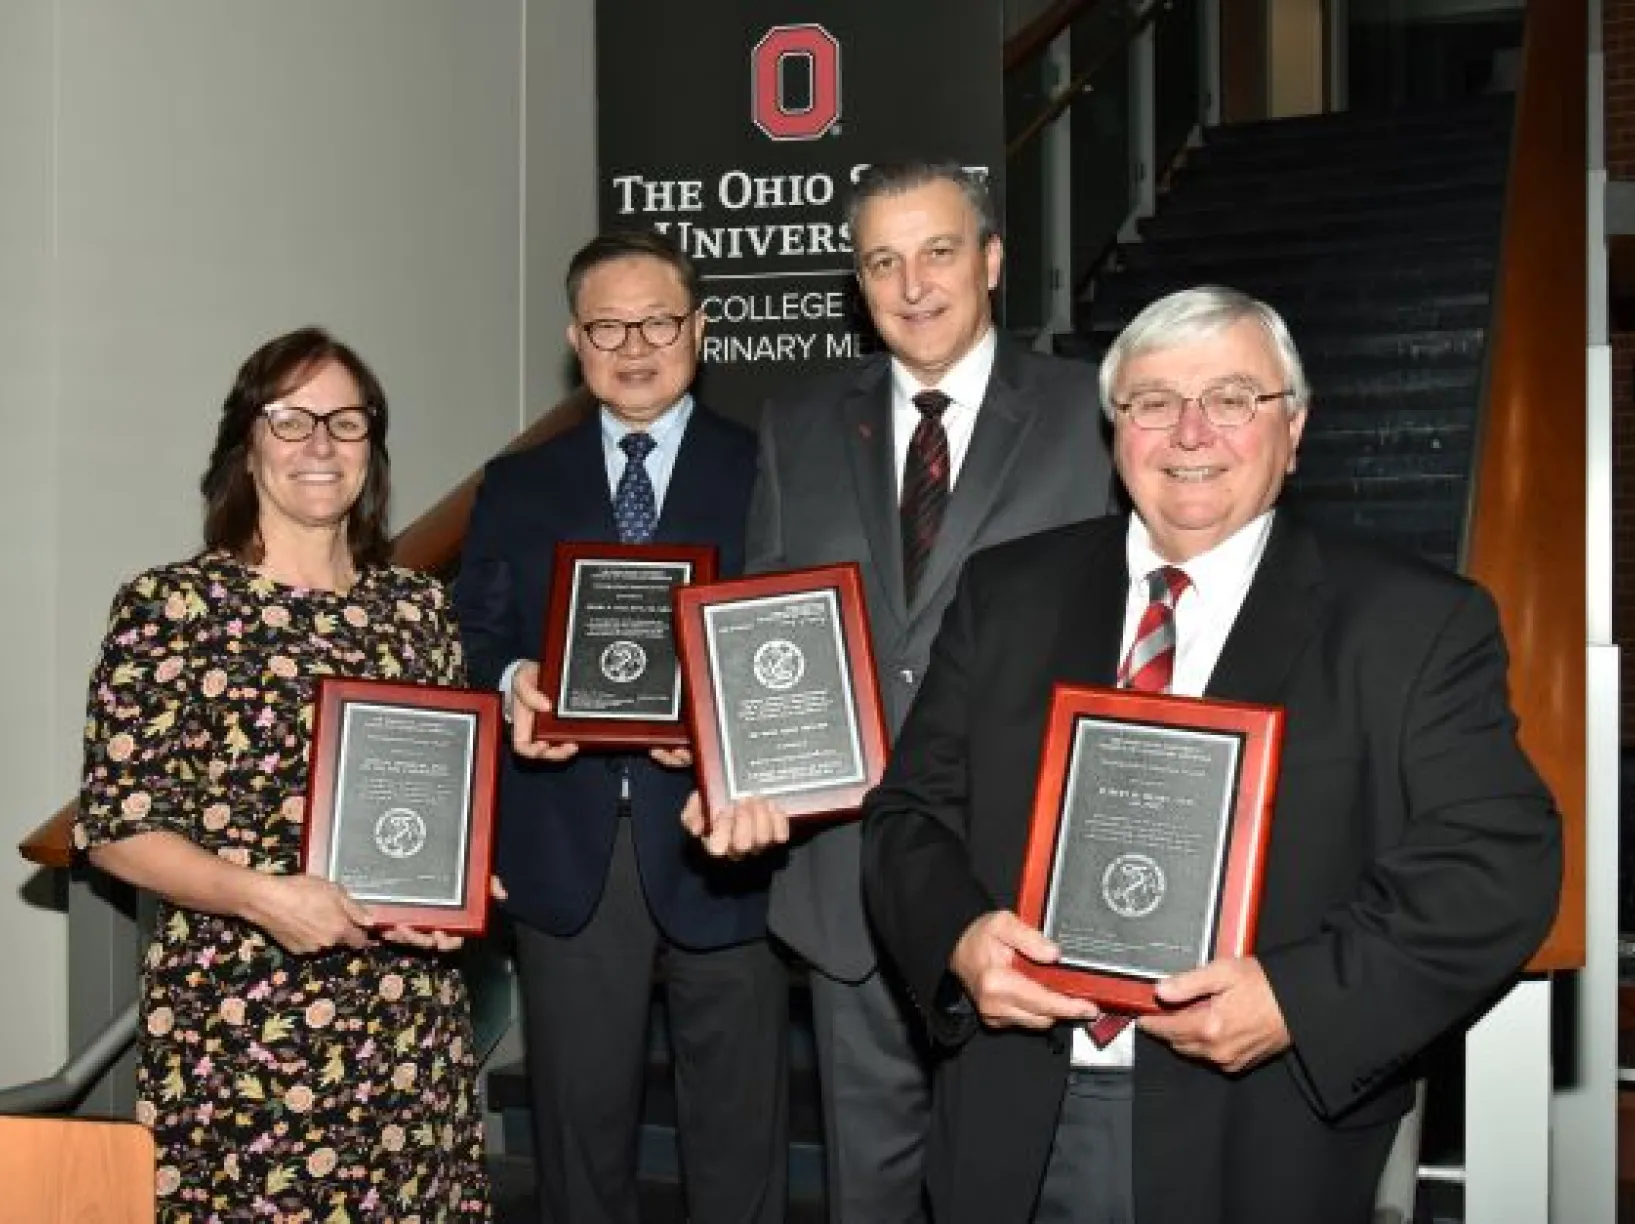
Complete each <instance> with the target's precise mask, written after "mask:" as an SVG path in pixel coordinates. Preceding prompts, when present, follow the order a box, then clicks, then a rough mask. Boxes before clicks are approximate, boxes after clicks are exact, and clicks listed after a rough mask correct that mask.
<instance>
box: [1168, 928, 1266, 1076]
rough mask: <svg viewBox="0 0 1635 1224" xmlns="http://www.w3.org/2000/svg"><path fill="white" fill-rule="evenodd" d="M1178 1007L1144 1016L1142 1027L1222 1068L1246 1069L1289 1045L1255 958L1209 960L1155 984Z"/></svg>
mask: <svg viewBox="0 0 1635 1224" xmlns="http://www.w3.org/2000/svg"><path fill="white" fill-rule="evenodd" d="M1157 994H1158V1001H1159V1002H1160V1003H1163V1004H1164V1005H1165V1006H1167V1007H1171V1008H1174V1009H1176V1010H1174V1011H1170V1012H1160V1013H1159V1014H1157V1015H1152V1016H1143V1017H1142V1018H1141V1020H1140V1022H1139V1023H1140V1025H1141V1029H1142V1031H1143V1032H1144V1033H1146V1034H1147V1035H1148V1036H1150V1037H1156V1038H1158V1040H1160V1041H1162V1042H1165V1043H1167V1044H1168V1045H1169V1046H1170V1047H1171V1048H1173V1049H1174V1050H1175V1051H1176V1053H1178V1054H1185V1055H1186V1056H1187V1057H1188V1058H1196V1059H1199V1060H1201V1061H1203V1062H1208V1063H1213V1064H1215V1066H1217V1067H1219V1068H1220V1069H1221V1070H1223V1071H1234V1072H1236V1071H1247V1070H1249V1068H1251V1067H1254V1066H1257V1065H1259V1064H1260V1063H1263V1062H1265V1061H1266V1060H1267V1059H1268V1058H1272V1057H1275V1056H1276V1055H1278V1054H1281V1053H1282V1052H1283V1051H1284V1050H1286V1049H1288V1048H1289V1044H1290V1038H1289V1028H1288V1025H1287V1024H1285V1023H1284V1022H1283V1009H1282V1008H1281V1007H1279V1006H1278V1005H1277V996H1276V995H1274V994H1273V993H1272V984H1271V983H1270V982H1268V981H1267V980H1266V971H1265V970H1264V969H1262V968H1261V967H1260V962H1259V961H1258V960H1256V959H1255V958H1254V957H1252V956H1249V957H1242V958H1233V959H1229V960H1217V961H1211V962H1210V963H1209V964H1207V965H1204V966H1203V967H1202V968H1200V969H1189V970H1188V971H1187V972H1185V973H1177V974H1176V975H1175V976H1174V977H1171V978H1165V979H1164V980H1163V981H1162V982H1160V983H1158V988H1157Z"/></svg>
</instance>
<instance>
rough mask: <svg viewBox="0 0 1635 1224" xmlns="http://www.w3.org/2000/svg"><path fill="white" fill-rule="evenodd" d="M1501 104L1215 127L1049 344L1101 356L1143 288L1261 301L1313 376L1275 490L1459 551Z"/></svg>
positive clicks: (1489, 268)
mask: <svg viewBox="0 0 1635 1224" xmlns="http://www.w3.org/2000/svg"><path fill="white" fill-rule="evenodd" d="M1512 105H1513V99H1512V98H1511V97H1509V96H1500V97H1494V98H1483V99H1479V100H1477V101H1474V102H1466V103H1461V104H1460V105H1459V106H1458V107H1457V108H1453V109H1448V110H1443V111H1433V112H1416V113H1414V114H1410V115H1396V114H1374V115H1370V114H1335V115H1320V116H1314V117H1310V118H1301V119H1285V120H1273V121H1269V122H1262V123H1252V124H1242V125H1238V126H1233V127H1223V128H1217V129H1213V130H1211V131H1210V132H1209V134H1208V136H1207V137H1206V139H1205V141H1204V144H1203V145H1202V147H1201V148H1197V149H1193V150H1191V151H1189V152H1188V154H1187V156H1186V158H1185V161H1184V163H1183V164H1181V165H1180V166H1179V167H1178V168H1177V169H1176V171H1175V172H1174V173H1173V174H1172V175H1171V181H1170V183H1169V186H1168V189H1167V190H1166V191H1165V192H1164V193H1163V194H1162V195H1161V197H1160V203H1159V207H1158V211H1157V214H1156V215H1155V216H1153V217H1151V218H1149V219H1148V220H1146V221H1145V222H1143V223H1142V224H1141V227H1140V236H1141V240H1140V241H1139V242H1134V243H1128V244H1123V245H1120V246H1119V247H1118V249H1117V250H1116V252H1115V253H1114V255H1113V257H1112V258H1111V259H1110V261H1109V263H1108V265H1107V267H1106V268H1105V269H1104V270H1103V271H1102V272H1101V273H1100V275H1098V276H1096V277H1095V278H1094V281H1093V283H1092V284H1091V285H1090V286H1089V288H1088V289H1087V291H1086V293H1085V295H1084V296H1083V298H1082V299H1081V302H1080V309H1079V317H1078V320H1077V325H1078V331H1077V333H1076V334H1074V335H1071V336H1068V337H1064V338H1063V339H1062V340H1061V341H1060V342H1059V348H1060V351H1062V352H1063V354H1064V355H1072V356H1077V357H1083V358H1087V359H1090V360H1095V361H1099V360H1100V359H1101V356H1102V354H1103V353H1104V352H1105V351H1106V349H1107V347H1108V346H1109V345H1110V344H1111V343H1112V340H1113V338H1114V337H1115V336H1116V335H1117V334H1118V332H1119V330H1120V329H1121V328H1122V327H1123V326H1124V325H1125V324H1126V323H1128V322H1129V320H1130V319H1131V318H1133V317H1134V316H1135V314H1136V313H1137V312H1138V311H1139V310H1140V309H1141V308H1142V307H1143V306H1145V305H1147V304H1148V303H1149V302H1151V301H1153V300H1154V299H1155V298H1157V297H1160V296H1162V295H1163V294H1165V293H1169V292H1171V291H1173V290H1176V289H1183V288H1187V287H1189V286H1193V285H1199V284H1204V283H1216V284H1224V285H1229V286H1231V287H1233V288H1236V289H1241V290H1243V291H1244V292H1247V293H1250V294H1253V295H1254V296H1255V297H1258V298H1261V299H1263V300H1265V301H1267V302H1269V303H1270V304H1271V305H1272V306H1274V307H1276V308H1277V310H1278V311H1279V313H1281V314H1282V315H1283V317H1284V318H1285V319H1286V320H1287V321H1288V324H1289V329H1290V331H1291V332H1292V333H1293V335H1294V339H1295V343H1296V345H1297V346H1298V347H1299V349H1300V354H1301V357H1302V359H1303V360H1304V362H1305V365H1306V372H1307V376H1308V377H1309V379H1310V381H1311V384H1312V389H1313V400H1312V412H1311V416H1310V418H1309V419H1308V421H1307V423H1306V431H1305V437H1304V441H1303V442H1302V445H1301V449H1300V468H1299V471H1298V472H1297V473H1296V474H1295V475H1294V476H1293V477H1291V479H1290V480H1289V483H1288V484H1287V486H1285V489H1284V493H1283V499H1282V500H1283V503H1284V504H1286V505H1290V506H1296V507H1298V508H1299V509H1300V510H1301V512H1302V514H1304V515H1305V516H1306V517H1307V518H1308V519H1310V520H1312V521H1315V522H1319V523H1324V524H1328V525H1331V526H1335V527H1340V528H1347V529H1351V530H1354V531H1360V532H1365V533H1368V534H1371V535H1375V536H1379V537H1384V538H1387V539H1389V540H1391V541H1392V542H1394V543H1396V544H1397V545H1398V546H1400V547H1404V548H1407V549H1410V550H1412V551H1414V552H1417V553H1420V554H1422V555H1424V556H1426V557H1428V558H1430V559H1432V560H1434V561H1437V562H1439V563H1441V564H1443V565H1446V566H1449V567H1450V568H1451V567H1454V566H1456V564H1457V562H1458V558H1459V550H1460V539H1461V535H1462V532H1463V529H1464V522H1465V512H1466V499H1467V495H1468V490H1469V475H1470V467H1471V461H1472V454H1473V440H1474V435H1475V430H1476V422H1477V419H1478V406H1479V397H1480V388H1481V381H1482V369H1483V358H1484V344H1485V341H1486V329H1487V325H1488V318H1489V314H1490V312H1491V307H1492V294H1493V291H1494V285H1493V280H1494V269H1495V266H1496V260H1497V255H1498V246H1499V228H1500V219H1501V215H1502V212H1503V203H1504V184H1505V178H1506V173H1507V170H1508V163H1509V153H1510V126H1511V110H1512Z"/></svg>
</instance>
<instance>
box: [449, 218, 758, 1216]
mask: <svg viewBox="0 0 1635 1224" xmlns="http://www.w3.org/2000/svg"><path fill="white" fill-rule="evenodd" d="M567 293H568V304H569V308H570V310H571V311H572V314H573V322H572V323H571V324H570V326H569V328H568V342H569V343H570V344H571V345H572V346H573V348H574V351H575V353H577V354H578V357H579V362H580V366H581V369H582V370H583V373H584V378H585V384H586V386H587V387H588V388H589V389H590V390H591V391H592V392H593V393H594V394H595V396H596V398H597V400H598V401H599V404H600V407H599V409H598V411H597V412H595V413H594V414H592V415H591V416H589V417H588V418H587V419H586V420H585V421H583V422H582V423H580V424H577V425H575V426H573V427H571V428H570V429H569V430H567V431H566V432H565V433H563V434H561V435H559V436H557V437H555V438H552V439H551V440H549V441H547V442H544V443H542V444H541V445H539V446H536V447H534V448H532V449H530V450H526V451H523V452H521V453H518V454H515V455H507V456H503V457H501V458H499V459H496V460H495V461H494V462H493V463H491V464H490V465H489V466H488V469H487V471H486V472H485V473H484V476H483V482H482V487H481V489H480V490H479V492H478V495H477V503H476V507H475V509H474V510H473V512H472V518H471V524H470V527H469V528H468V530H467V534H466V543H465V551H464V554H463V557H462V560H461V570H460V577H459V580H458V582H457V583H456V586H455V605H456V609H457V611H458V614H459V619H460V626H461V634H462V637H463V639H464V642H465V648H466V656H467V660H468V665H469V668H470V673H471V677H472V680H473V683H475V684H478V685H483V686H487V687H492V688H499V689H500V690H501V691H502V692H504V693H505V694H506V698H507V701H506V706H507V714H508V716H509V717H510V719H511V722H512V745H513V750H514V751H513V753H512V754H509V755H508V759H507V760H506V762H505V765H504V772H503V776H502V779H501V807H500V826H499V832H498V849H497V863H496V873H497V874H498V875H499V877H500V879H501V880H502V881H503V882H504V885H505V888H506V892H507V894H508V896H507V901H506V903H505V904H506V909H507V911H508V912H509V914H510V915H511V917H512V918H513V920H514V923H515V929H516V957H517V967H518V972H519V977H520V980H521V983H522V996H523V1012H524V1020H525V1024H526V1034H527V1041H528V1067H529V1080H530V1084H531V1086H532V1094H533V1111H534V1124H535V1136H534V1137H535V1146H536V1158H537V1169H538V1177H539V1198H540V1204H541V1209H542V1217H543V1219H545V1220H547V1221H554V1222H556V1224H569V1222H571V1224H603V1222H606V1224H635V1221H636V1219H637V1207H636V1189H635V1187H636V1149H637V1131H638V1127H639V1124H640V1114H641V1101H642V1091H643V1086H644V1084H645V1080H646V1075H645V1072H646V1066H647V1044H648V1043H647V1027H648V1026H647V1015H648V1000H649V996H650V993H651V990H652V984H653V980H654V975H655V970H656V969H658V968H659V967H660V966H662V969H663V977H664V982H665V991H666V1003H667V1011H668V1015H669V1021H670V1039H671V1045H672V1047H673V1049H674V1052H675V1066H676V1098H677V1109H678V1115H679V1117H678V1122H679V1129H680V1137H681V1154H682V1166H683V1169H684V1171H685V1181H686V1192H687V1200H688V1216H689V1218H690V1219H691V1220H693V1221H694V1222H695V1224H727V1222H728V1221H732V1222H741V1221H765V1222H768V1224H770V1222H772V1221H779V1220H782V1218H783V1211H784V1205H785V1197H786V1194H785V1184H786V1163H787V1155H786V1151H787V1149H786V1142H787V1126H786V1117H787V1112H788V1101H787V1092H788V1089H787V1075H786V1059H785V1050H786V1047H787V1039H788V1033H787V1007H788V1004H787V999H788V978H787V974H786V972H785V969H784V966H783V965H782V963H781V962H780V961H779V960H778V958H777V957H776V956H775V955H774V954H773V952H772V951H771V950H770V948H769V947H768V945H767V941H766V886H767V868H766V867H765V866H764V865H760V864H733V863H725V862H720V861H716V860H712V859H710V858H709V856H708V855H706V854H704V853H702V852H701V850H700V848H699V847H698V846H696V845H694V844H691V843H690V839H689V838H687V836H686V834H685V833H684V832H683V830H682V827H681V825H680V823H679V821H678V818H677V816H678V813H679V812H680V810H681V806H682V804H683V802H684V801H685V800H686V798H687V795H688V792H689V791H690V790H691V788H692V775H691V773H690V772H688V771H687V770H685V769H683V768H678V767H679V766H684V765H685V764H686V763H687V758H686V754H685V753H666V752H663V751H655V752H654V753H653V754H652V757H653V758H656V759H649V757H648V756H647V755H643V754H633V753H614V754H591V753H585V754H579V753H578V752H577V750H576V748H575V746H574V745H571V744H553V745H548V746H547V745H540V744H536V743H534V741H533V736H532V731H533V725H534V719H535V716H536V714H538V713H540V712H544V711H547V710H549V708H550V705H549V702H548V701H547V700H546V698H545V697H544V696H543V695H542V694H541V692H540V690H539V685H538V667H537V665H536V664H535V663H534V662H533V661H532V660H533V659H534V657H535V655H536V654H537V652H538V650H539V645H540V641H541V634H542V632H543V629H542V626H543V623H544V617H545V608H546V605H547V602H548V598H549V591H550V587H551V579H552V572H551V571H552V563H553V557H554V551H555V546H556V545H557V543H558V542H561V541H604V542H606V541H618V540H623V541H627V542H629V541H637V542H643V541H651V542H653V543H657V544H694V545H696V544H706V545H714V546H715V547H716V549H717V550H718V556H719V565H720V571H721V573H722V575H723V576H732V575H734V574H736V573H738V572H740V571H741V570H742V568H743V559H744V522H745V516H746V513H747V510H748V505H749V496H750V489H751V486H752V484H753V483H754V479H755V449H756V448H755V439H754V436H753V435H752V434H751V433H750V432H749V431H747V430H745V429H743V428H741V427H740V426H738V425H735V424H733V423H731V422H729V421H727V420H726V419H724V418H723V417H720V416H718V415H716V414H715V413H712V412H710V411H709V410H708V409H707V408H705V407H704V406H703V405H702V404H699V403H697V402H695V401H694V399H693V397H692V395H691V394H690V393H689V387H690V386H691V385H692V382H693V378H694V375H695V374H696V372H697V368H698V356H699V350H700V346H701V344H702V340H703V335H704V319H703V316H702V314H701V313H700V311H699V284H698V276H697V273H696V271H695V270H694V269H693V267H692V265H691V263H690V262H689V261H688V260H687V258H686V256H685V255H683V254H682V253H681V252H680V251H679V250H677V249H676V248H675V247H674V246H673V245H672V244H671V243H670V242H669V241H668V240H667V239H665V238H663V237H661V236H660V235H657V234H652V233H631V234H610V235H603V236H602V237H599V238H597V239H595V240H594V241H592V242H591V243H589V244H588V245H587V246H585V247H584V248H583V249H582V250H580V251H579V253H578V254H576V255H575V256H574V258H573V260H572V262H571V263H570V264H569V267H568V275H567Z"/></svg>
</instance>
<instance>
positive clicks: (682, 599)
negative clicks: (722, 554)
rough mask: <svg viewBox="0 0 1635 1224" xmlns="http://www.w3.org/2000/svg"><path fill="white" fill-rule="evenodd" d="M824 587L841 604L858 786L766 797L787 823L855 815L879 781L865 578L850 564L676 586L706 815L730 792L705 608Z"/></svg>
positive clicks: (879, 723)
mask: <svg viewBox="0 0 1635 1224" xmlns="http://www.w3.org/2000/svg"><path fill="white" fill-rule="evenodd" d="M825 590H828V591H833V592H834V593H835V596H836V600H837V603H838V605H839V611H840V629H841V637H842V649H843V653H844V659H843V663H844V666H845V668H846V673H847V675H848V676H849V677H850V681H851V691H852V701H853V704H854V706H855V708H856V711H857V738H858V743H859V744H860V746H861V748H862V757H863V773H864V777H863V779H862V780H861V781H859V782H856V783H849V784H845V785H839V786H830V787H824V788H821V789H819V788H813V789H812V790H806V791H790V792H785V793H783V794H778V795H773V796H770V797H771V798H772V800H773V801H774V802H776V803H777V804H778V806H779V807H780V808H781V809H783V811H784V813H785V814H786V815H787V816H789V817H791V818H796V817H799V818H812V817H834V816H843V815H846V814H852V815H855V814H856V812H857V809H858V808H859V807H860V806H861V805H862V802H863V796H864V795H866V794H868V792H869V790H870V789H871V788H872V787H873V786H874V785H875V784H876V783H878V782H879V781H880V775H881V773H882V772H883V771H884V769H885V763H886V722H885V715H884V713H883V711H882V709H881V705H880V686H879V682H878V680H877V679H876V678H875V674H874V647H873V645H872V642H871V639H870V637H869V620H868V609H867V607H866V606H865V605H864V602H863V581H862V578H861V576H860V573H859V570H858V567H857V566H856V565H855V564H852V563H849V562H848V563H846V564H844V565H826V566H818V567H815V568H812V569H798V570H786V571H784V572H782V573H777V574H761V575H758V576H756V577H753V578H739V579H735V580H733V581H731V582H717V583H712V584H710V585H708V586H693V587H678V588H676V592H675V603H676V644H677V646H678V647H679V648H680V652H681V666H682V671H683V673H684V675H685V676H686V683H685V685H684V689H685V694H686V705H687V722H688V725H689V726H690V727H691V728H692V737H693V738H692V743H693V766H694V769H695V770H696V772H697V775H698V788H699V792H700V794H701V797H702V799H703V802H704V808H705V810H706V811H709V812H715V811H719V810H720V809H722V808H724V807H726V806H727V804H728V802H729V795H730V794H731V787H730V786H729V784H728V780H727V762H726V753H725V750H724V747H723V745H722V743H721V734H720V725H721V724H720V716H721V711H720V707H719V703H718V699H717V694H716V691H715V685H714V683H713V682H712V672H711V667H710V657H711V647H710V643H709V640H708V630H707V629H706V626H705V617H704V613H705V609H706V608H708V607H715V606H719V605H723V604H733V603H740V602H748V601H751V600H756V599H762V598H766V597H768V596H777V595H799V594H802V593H804V592H811V591H825Z"/></svg>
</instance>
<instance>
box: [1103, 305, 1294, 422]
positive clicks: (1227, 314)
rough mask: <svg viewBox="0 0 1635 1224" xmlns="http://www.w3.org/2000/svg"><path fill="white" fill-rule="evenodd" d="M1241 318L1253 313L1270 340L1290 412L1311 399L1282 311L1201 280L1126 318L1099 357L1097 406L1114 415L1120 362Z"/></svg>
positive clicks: (1215, 333) (1206, 335)
mask: <svg viewBox="0 0 1635 1224" xmlns="http://www.w3.org/2000/svg"><path fill="white" fill-rule="evenodd" d="M1244 319H1253V320H1254V321H1255V322H1256V323H1258V324H1259V325H1260V326H1261V328H1262V329H1264V330H1265V332H1266V336H1267V338H1268V339H1270V340H1271V342H1272V347H1273V348H1274V349H1275V350H1276V351H1277V357H1278V361H1279V362H1280V363H1281V364H1282V366H1283V376H1284V381H1285V383H1286V384H1287V386H1288V389H1289V390H1290V391H1291V392H1293V394H1292V395H1290V396H1289V397H1288V399H1287V401H1286V403H1285V408H1286V410H1287V411H1289V412H1293V411H1295V409H1297V408H1305V407H1306V406H1308V405H1309V404H1310V402H1311V385H1310V384H1309V383H1308V382H1307V381H1306V370H1305V367H1304V366H1303V365H1301V363H1300V354H1299V352H1298V351H1297V350H1296V349H1295V347H1294V338H1293V337H1292V336H1290V335H1289V328H1288V325H1287V324H1285V323H1284V322H1283V316H1282V315H1280V314H1278V313H1277V311H1275V310H1273V309H1272V308H1271V307H1270V306H1268V305H1267V304H1266V303H1265V302H1262V301H1259V300H1258V299H1256V298H1252V297H1250V296H1249V295H1248V294H1247V293H1240V292H1238V290H1236V289H1227V288H1225V287H1223V286H1221V285H1200V286H1198V287H1197V288H1195V289H1182V290H1180V291H1179V292H1177V293H1171V294H1169V295H1168V296H1167V297H1161V298H1159V299H1158V300H1157V301H1156V302H1154V303H1152V304H1151V305H1150V306H1148V307H1147V308H1146V309H1145V310H1143V311H1142V312H1141V313H1140V314H1138V315H1136V317H1135V318H1134V319H1132V320H1130V324H1129V326H1127V327H1126V328H1125V329H1124V330H1123V331H1121V332H1119V334H1118V339H1116V340H1114V341H1113V346H1112V347H1111V348H1109V349H1108V350H1107V355H1106V356H1105V357H1103V358H1102V359H1101V410H1102V411H1103V412H1104V413H1106V414H1107V418H1108V420H1111V419H1112V417H1113V388H1114V387H1115V386H1117V385H1118V376H1119V374H1120V372H1121V371H1122V370H1123V369H1124V363H1125V362H1127V361H1129V360H1130V359H1131V358H1132V357H1137V356H1141V355H1143V354H1146V353H1152V352H1157V351H1159V350H1162V349H1172V348H1178V347H1180V346H1182V345H1184V344H1187V343H1188V342H1190V341H1193V340H1203V339H1207V338H1209V337H1213V336H1218V335H1220V334H1221V333H1222V332H1223V331H1226V330H1227V329H1228V328H1231V327H1233V326H1235V325H1236V324H1238V323H1240V322H1242V321H1243V320H1244Z"/></svg>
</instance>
